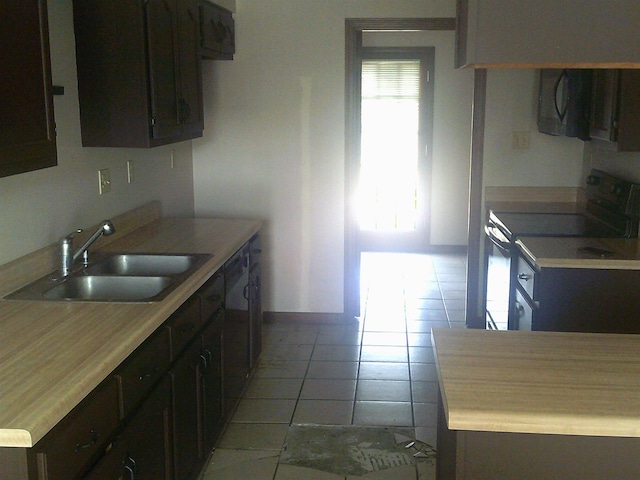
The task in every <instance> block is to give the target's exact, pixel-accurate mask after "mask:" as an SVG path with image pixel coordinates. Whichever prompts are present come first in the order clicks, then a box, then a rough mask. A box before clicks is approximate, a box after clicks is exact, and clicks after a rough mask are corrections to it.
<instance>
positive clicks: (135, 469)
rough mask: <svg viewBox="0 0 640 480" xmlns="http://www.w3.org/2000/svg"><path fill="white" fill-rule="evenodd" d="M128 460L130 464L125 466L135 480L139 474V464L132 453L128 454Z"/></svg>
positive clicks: (132, 479)
mask: <svg viewBox="0 0 640 480" xmlns="http://www.w3.org/2000/svg"><path fill="white" fill-rule="evenodd" d="M126 461H127V462H129V465H126V464H125V467H124V468H125V469H127V470H128V471H129V474H130V476H131V480H135V478H136V477H137V476H138V464H137V463H136V461H135V460H134V459H133V457H132V456H131V455H127V460H126Z"/></svg>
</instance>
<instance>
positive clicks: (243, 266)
mask: <svg viewBox="0 0 640 480" xmlns="http://www.w3.org/2000/svg"><path fill="white" fill-rule="evenodd" d="M224 278H225V300H224V303H225V322H224V340H223V341H224V346H223V352H224V406H225V407H224V409H225V413H226V414H228V413H230V412H231V411H232V410H233V408H234V407H235V405H236V403H237V402H238V400H239V399H240V396H241V395H242V390H243V388H244V385H245V382H246V380H247V378H248V376H249V371H250V359H249V302H248V300H247V298H246V296H245V291H246V289H247V285H248V284H249V248H248V246H244V247H242V248H241V249H240V250H238V251H237V252H236V253H235V254H234V255H233V256H232V257H231V258H230V259H229V260H228V261H227V262H226V263H225V265H224Z"/></svg>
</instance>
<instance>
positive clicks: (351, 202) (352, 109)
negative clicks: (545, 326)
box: [344, 18, 456, 318]
mask: <svg viewBox="0 0 640 480" xmlns="http://www.w3.org/2000/svg"><path fill="white" fill-rule="evenodd" d="M455 28H456V19H455V18H398V19H393V18H359V19H346V21H345V53H346V55H345V56H346V71H345V106H346V109H345V250H344V259H345V260H344V262H345V263H344V314H345V317H347V318H349V317H351V318H353V317H358V316H359V315H360V260H361V258H360V254H361V251H362V249H361V248H360V239H361V233H362V231H361V229H360V226H359V221H358V202H357V191H358V186H359V178H360V158H361V156H360V150H361V145H360V144H361V137H360V134H361V118H362V117H361V101H360V99H361V93H362V91H361V90H362V84H361V74H362V61H363V58H364V55H365V48H364V47H363V42H362V36H363V33H364V32H375V31H395V32H409V31H413V32H415V31H428V30H449V31H455ZM427 153H428V152H427ZM425 238H428V236H425Z"/></svg>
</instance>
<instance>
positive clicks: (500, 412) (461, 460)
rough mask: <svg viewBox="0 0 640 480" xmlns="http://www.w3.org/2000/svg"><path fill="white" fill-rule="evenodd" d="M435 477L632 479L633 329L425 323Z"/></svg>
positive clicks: (638, 434)
mask: <svg viewBox="0 0 640 480" xmlns="http://www.w3.org/2000/svg"><path fill="white" fill-rule="evenodd" d="M431 338H432V343H433V347H434V352H435V358H436V364H437V368H438V377H439V383H440V395H441V396H440V411H439V418H438V455H439V456H438V477H437V478H438V479H439V480H445V479H447V480H448V479H469V480H471V479H473V480H484V479H487V480H489V479H498V478H499V479H500V480H508V479H513V480H516V479H517V480H528V479H531V480H534V479H535V480H541V479H559V478H562V479H563V480H567V479H575V480H583V479H585V478H615V479H616V480H624V479H629V480H631V479H637V478H639V477H640V465H639V464H638V461H637V459H638V458H639V456H640V415H639V412H640V336H638V335H608V334H591V333H563V332H522V331H485V330H457V329H451V330H450V329H446V330H445V329H434V330H433V332H432V337H431Z"/></svg>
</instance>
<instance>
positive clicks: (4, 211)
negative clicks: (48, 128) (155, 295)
mask: <svg viewBox="0 0 640 480" xmlns="http://www.w3.org/2000/svg"><path fill="white" fill-rule="evenodd" d="M48 8H49V26H50V43H51V57H52V58H51V62H52V76H53V83H54V85H62V86H64V88H65V94H64V96H58V97H55V99H54V109H55V118H56V126H57V140H58V166H57V167H53V168H47V169H44V170H39V171H36V172H29V173H25V174H21V175H15V176H11V177H6V178H0V205H2V208H0V264H3V263H6V262H8V261H10V260H12V259H15V258H17V257H20V256H22V255H26V254H28V253H30V252H32V251H34V250H37V249H38V248H42V247H44V246H46V245H49V244H51V243H53V242H56V241H57V240H59V239H60V238H61V237H62V236H63V235H65V234H67V233H69V232H71V231H73V230H74V229H76V228H78V227H89V226H91V225H94V224H96V223H97V222H99V221H100V220H102V219H103V218H109V217H111V216H114V215H117V214H120V213H122V212H125V211H127V210H130V209H132V208H135V207H138V206H140V205H142V204H144V203H146V202H148V201H151V200H159V201H160V202H161V205H162V210H163V213H164V214H168V215H180V216H185V215H188V216H191V215H193V164H192V157H191V142H184V143H181V144H176V145H173V146H172V147H162V148H154V149H150V150H138V149H136V150H134V149H107V148H82V146H81V140H80V118H79V110H78V91H77V78H76V63H75V39H74V34H73V16H72V15H73V13H72V1H71V0H49V2H48ZM0 101H1V100H0ZM171 149H174V150H175V154H176V159H177V160H176V168H174V169H171V168H170V162H169V158H170V151H171ZM127 160H134V172H135V182H134V183H132V184H127V180H126V162H127ZM102 168H109V169H110V171H111V180H112V184H113V188H112V191H111V193H108V194H105V195H102V196H100V195H99V194H98V170H99V169H102ZM117 227H118V226H117V225H116V228H117Z"/></svg>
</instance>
